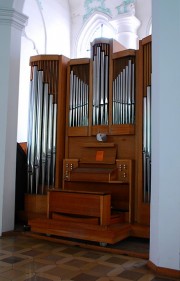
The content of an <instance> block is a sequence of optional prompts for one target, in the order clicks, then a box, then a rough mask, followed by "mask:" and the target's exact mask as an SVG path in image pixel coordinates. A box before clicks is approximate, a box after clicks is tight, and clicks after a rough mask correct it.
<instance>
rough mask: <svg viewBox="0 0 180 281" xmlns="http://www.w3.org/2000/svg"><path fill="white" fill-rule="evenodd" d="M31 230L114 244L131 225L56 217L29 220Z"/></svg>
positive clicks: (128, 230) (121, 238)
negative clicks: (81, 221)
mask: <svg viewBox="0 0 180 281" xmlns="http://www.w3.org/2000/svg"><path fill="white" fill-rule="evenodd" d="M28 224H29V225H30V227H31V232H35V233H41V234H46V235H55V236H61V237H68V238H76V239H82V240H87V241H95V242H100V243H109V244H114V243H116V242H118V241H121V240H123V239H125V238H127V237H129V236H130V229H131V225H130V224H128V223H117V224H113V225H110V226H101V225H95V224H87V223H77V222H69V221H60V220H57V219H40V218H39V219H38V218H37V219H33V220H29V221H28Z"/></svg>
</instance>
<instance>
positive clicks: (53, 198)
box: [48, 191, 111, 225]
mask: <svg viewBox="0 0 180 281" xmlns="http://www.w3.org/2000/svg"><path fill="white" fill-rule="evenodd" d="M102 197H103V198H102ZM110 202H111V195H110V194H105V193H97V192H93V193H90V192H80V191H49V192H48V204H49V205H48V212H49V214H50V217H51V213H52V212H57V213H64V214H72V215H81V216H83V215H84V216H91V217H99V218H100V223H101V224H102V225H108V224H110V214H111V208H110V205H111V204H110Z"/></svg>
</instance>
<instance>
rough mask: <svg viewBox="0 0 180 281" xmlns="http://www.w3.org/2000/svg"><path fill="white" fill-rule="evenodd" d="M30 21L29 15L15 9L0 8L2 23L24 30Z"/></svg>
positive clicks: (0, 23) (0, 20)
mask: <svg viewBox="0 0 180 281" xmlns="http://www.w3.org/2000/svg"><path fill="white" fill-rule="evenodd" d="M27 21H28V17H27V16H26V15H24V14H21V13H19V12H17V11H16V10H14V9H6V8H0V25H9V26H13V27H15V28H16V29H19V30H21V31H22V30H23V29H24V27H25V26H26V24H27Z"/></svg>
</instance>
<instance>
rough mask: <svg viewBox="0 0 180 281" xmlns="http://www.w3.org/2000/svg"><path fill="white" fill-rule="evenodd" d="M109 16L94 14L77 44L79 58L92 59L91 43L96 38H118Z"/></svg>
mask: <svg viewBox="0 0 180 281" xmlns="http://www.w3.org/2000/svg"><path fill="white" fill-rule="evenodd" d="M109 19H110V18H109V16H107V15H103V14H101V13H96V14H94V15H93V16H92V17H91V18H90V19H89V20H88V22H87V23H86V25H85V26H84V27H83V29H82V31H81V33H80V36H79V38H78V42H77V57H79V58H82V57H90V43H91V42H92V41H93V40H94V39H95V38H100V37H105V38H116V30H115V29H114V27H113V26H112V25H111V24H110V23H109Z"/></svg>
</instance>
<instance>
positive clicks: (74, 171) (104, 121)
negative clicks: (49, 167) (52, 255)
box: [29, 37, 151, 244]
mask: <svg viewBox="0 0 180 281" xmlns="http://www.w3.org/2000/svg"><path fill="white" fill-rule="evenodd" d="M146 44H147V45H146ZM142 46H144V47H142ZM147 71H148V74H146V75H145V74H144V72H147ZM150 72H151V38H150V37H148V39H146V40H144V41H143V42H140V49H139V50H138V51H135V50H127V49H125V48H124V47H123V46H122V45H121V44H119V43H117V42H116V41H114V40H113V39H96V40H94V41H93V42H92V44H91V58H90V59H88V58H82V59H71V60H69V62H68V66H67V100H66V132H65V136H64V137H65V157H64V160H63V176H62V185H61V184H60V185H59V186H58V188H55V189H54V190H49V191H48V212H47V213H48V216H47V218H46V219H36V220H30V221H29V224H30V225H31V230H32V231H33V232H39V233H45V234H52V235H58V236H62V237H72V238H79V239H84V240H89V241H96V242H100V243H110V244H113V243H116V242H117V241H120V240H122V239H124V238H126V237H129V236H137V237H147V238H148V237H149V215H148V214H149V198H150V183H149V181H148V179H149V178H150V170H148V169H149V168H150V161H149V160H150V159H149V158H148V156H150V151H149V150H148V149H147V150H148V151H147V152H146V155H145V150H144V146H145V139H146V145H147V147H148V148H150V146H149V145H150V143H149V136H150V131H149V129H150V125H149V119H148V118H149V115H150V112H149V109H150V104H149V102H147V98H146V102H145V99H144V97H147V92H150V80H149V79H150V78H149V77H150ZM147 89H148V90H147ZM144 90H145V91H146V92H144ZM148 95H149V94H148ZM147 112H148V113H147ZM143 128H144V130H145V128H146V130H147V128H149V129H148V130H147V131H146V133H144V131H143ZM144 156H145V157H144ZM143 159H144V160H143Z"/></svg>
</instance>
